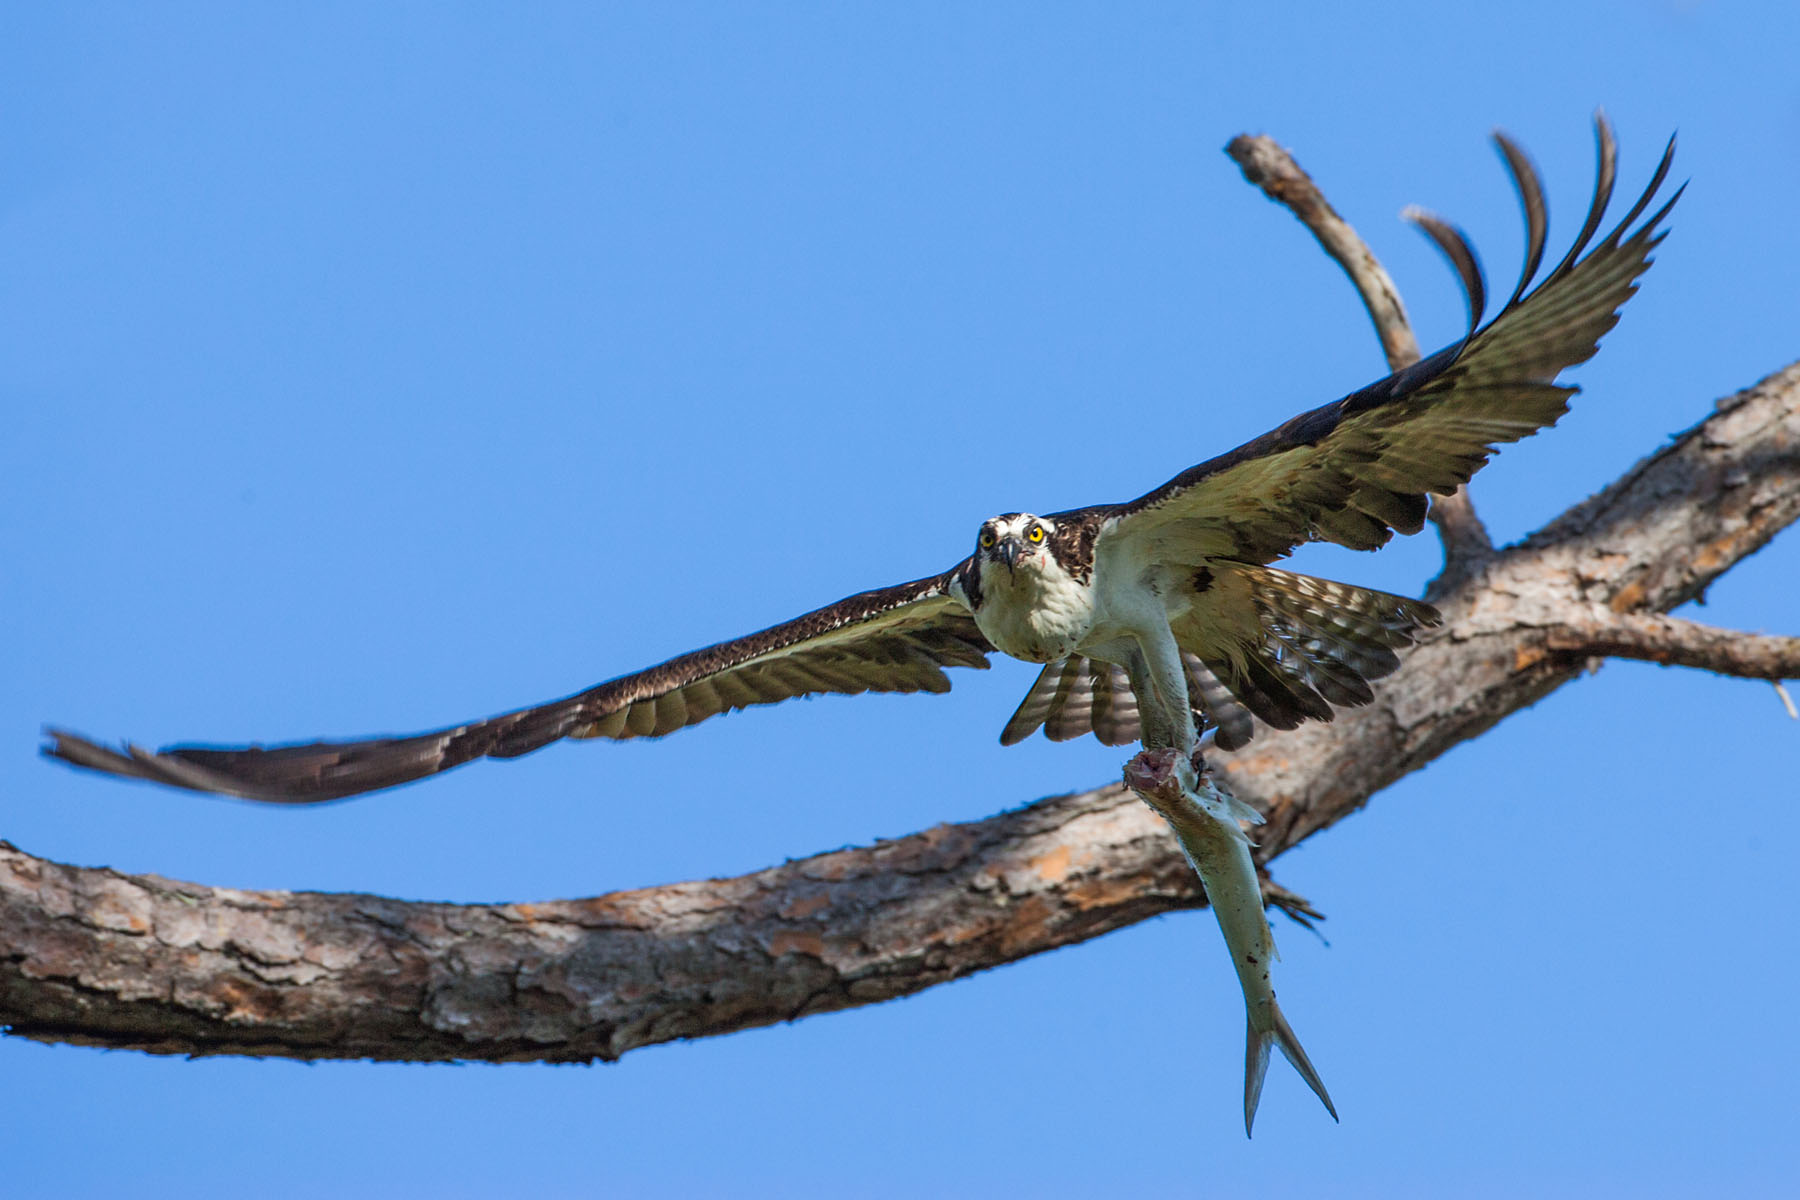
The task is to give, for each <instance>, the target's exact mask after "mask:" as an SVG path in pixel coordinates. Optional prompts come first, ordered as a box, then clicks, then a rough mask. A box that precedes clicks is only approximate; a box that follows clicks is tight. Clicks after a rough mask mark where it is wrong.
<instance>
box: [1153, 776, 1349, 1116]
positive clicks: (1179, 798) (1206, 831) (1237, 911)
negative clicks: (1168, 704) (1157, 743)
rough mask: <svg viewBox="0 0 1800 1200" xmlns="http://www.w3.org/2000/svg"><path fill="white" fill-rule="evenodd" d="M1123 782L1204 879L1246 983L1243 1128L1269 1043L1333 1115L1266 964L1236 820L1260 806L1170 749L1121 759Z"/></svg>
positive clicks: (1268, 951) (1254, 818)
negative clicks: (1166, 825) (1172, 834)
mask: <svg viewBox="0 0 1800 1200" xmlns="http://www.w3.org/2000/svg"><path fill="white" fill-rule="evenodd" d="M1125 784H1126V786H1127V787H1129V788H1130V789H1131V790H1132V791H1133V792H1135V793H1136V794H1137V795H1138V796H1139V797H1141V798H1142V799H1143V801H1144V803H1146V804H1148V805H1149V806H1150V807H1151V808H1152V809H1153V810H1154V811H1155V812H1156V814H1157V815H1158V816H1160V817H1161V818H1162V819H1163V820H1165V821H1167V822H1168V823H1169V827H1170V828H1171V829H1173V830H1174V831H1175V836H1176V838H1177V839H1178V840H1179V841H1180V842H1181V849H1182V852H1183V853H1185V854H1186V855H1187V860H1188V862H1189V863H1190V864H1192V865H1193V868H1194V872H1195V874H1197V875H1199V876H1200V882H1201V883H1202V884H1204V885H1205V887H1206V899H1207V902H1208V904H1209V905H1210V906H1211V908H1212V910H1213V915H1214V916H1215V917H1216V918H1218V922H1219V932H1220V933H1222V934H1224V935H1225V947H1226V949H1227V950H1228V951H1230V953H1231V965H1232V968H1233V969H1234V970H1236V971H1237V977H1238V986H1239V987H1241V988H1242V989H1243V991H1244V1009H1245V1014H1246V1018H1247V1022H1248V1031H1247V1034H1246V1040H1245V1047H1244V1136H1245V1137H1249V1136H1250V1131H1251V1127H1252V1126H1253V1125H1254V1124H1255V1123H1256V1107H1257V1104H1258V1102H1260V1101H1261V1099H1262V1088H1263V1077H1264V1075H1266V1074H1267V1072H1268V1069H1269V1051H1270V1049H1271V1048H1275V1049H1279V1050H1280V1051H1281V1054H1282V1057H1284V1058H1286V1059H1287V1060H1288V1062H1290V1063H1292V1064H1293V1066H1294V1070H1296V1071H1298V1072H1300V1078H1302V1079H1304V1080H1306V1086H1308V1087H1310V1088H1311V1089H1312V1090H1313V1094H1314V1095H1316V1096H1318V1098H1319V1100H1320V1101H1321V1102H1322V1103H1323V1104H1324V1105H1325V1111H1326V1112H1328V1113H1330V1114H1331V1119H1332V1120H1334V1121H1335V1120H1337V1119H1338V1114H1337V1107H1336V1106H1335V1105H1333V1104H1332V1103H1331V1094H1330V1093H1329V1092H1327V1091H1326V1090H1325V1081H1324V1080H1322V1079H1320V1078H1319V1072H1318V1071H1317V1070H1315V1069H1314V1067H1313V1065H1312V1060H1310V1059H1308V1058H1307V1057H1306V1051H1305V1050H1304V1049H1302V1048H1301V1046H1300V1039H1299V1038H1297V1037H1295V1036H1294V1030H1293V1028H1292V1027H1291V1026H1289V1025H1288V1023H1287V1018H1286V1017H1285V1016H1283V1015H1282V1012H1281V1006H1280V1005H1279V1004H1277V1003H1276V1002H1275V986H1274V981H1273V979H1272V977H1271V974H1270V964H1271V963H1272V962H1273V961H1274V960H1275V959H1276V958H1277V957H1279V956H1278V955H1277V954H1276V952H1275V935H1274V933H1273V932H1271V930H1270V929H1269V922H1268V918H1267V917H1265V916H1264V915H1263V902H1262V884H1261V882H1260V881H1259V880H1258V879H1257V877H1256V864H1255V863H1254V862H1253V861H1252V860H1251V858H1250V839H1249V838H1248V837H1247V836H1245V834H1244V831H1243V829H1242V828H1241V826H1240V825H1239V822H1240V821H1248V822H1250V823H1252V824H1261V823H1262V819H1263V818H1262V814H1261V813H1259V812H1257V811H1256V810H1255V809H1254V808H1251V807H1250V806H1249V805H1247V804H1245V803H1243V802H1242V801H1241V800H1239V799H1237V797H1235V796H1233V795H1232V794H1231V792H1230V791H1229V790H1228V789H1226V788H1222V787H1220V786H1218V784H1217V783H1216V782H1215V781H1214V780H1213V779H1212V778H1210V776H1209V775H1208V773H1206V772H1205V771H1199V772H1196V771H1195V769H1194V766H1193V764H1192V763H1190V762H1189V761H1188V760H1187V758H1186V757H1185V756H1184V755H1181V754H1178V753H1177V752H1176V751H1174V750H1146V751H1144V752H1143V753H1142V754H1139V755H1138V756H1137V757H1135V758H1133V759H1132V760H1131V761H1130V762H1128V763H1126V764H1125Z"/></svg>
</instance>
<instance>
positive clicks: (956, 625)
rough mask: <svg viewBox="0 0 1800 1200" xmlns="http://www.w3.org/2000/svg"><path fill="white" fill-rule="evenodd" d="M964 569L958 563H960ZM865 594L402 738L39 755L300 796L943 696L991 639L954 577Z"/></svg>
mask: <svg viewBox="0 0 1800 1200" xmlns="http://www.w3.org/2000/svg"><path fill="white" fill-rule="evenodd" d="M958 569H960V568H958ZM954 573H955V572H954V571H952V572H947V573H946V574H943V575H937V576H933V577H932V578H929V579H921V580H917V581H915V582H913V583H903V584H899V585H897V586H895V587H889V588H881V589H879V590H877V591H873V592H863V593H861V594H859V595H855V596H851V597H849V598H848V599H845V600H840V601H838V602H837V603H836V604H833V605H831V606H829V607H827V608H821V609H819V610H817V611H816V612H810V613H807V614H806V615H805V616H803V617H798V618H796V619H794V620H792V621H789V622H787V623H786V624H783V625H777V626H775V627H774V628H772V629H765V630H763V631H762V632H761V633H753V634H751V635H750V636H749V637H742V638H738V639H737V640H736V641H730V642H720V643H719V644H718V645H716V646H709V647H707V648H706V649H704V650H696V651H694V652H693V653H692V654H684V655H682V656H681V657H679V658H672V659H670V660H669V661H668V662H665V663H663V664H661V665H660V666H655V667H651V668H650V669H648V670H645V671H639V672H638V673H636V674H635V675H625V676H621V677H620V678H618V679H614V680H610V681H608V682H606V683H602V684H600V685H599V686H597V687H593V688H589V689H588V690H587V691H585V692H580V693H578V694H576V695H573V696H569V697H567V698H566V699H563V700H553V701H551V702H550V703H548V704H540V705H537V706H535V707H532V708H523V709H520V710H518V711H517V712H510V713H505V714H503V715H501V716H498V717H489V718H488V719H487V720H485V721H475V722H472V723H470V724H467V725H457V726H453V727H452V728H449V729H439V730H434V731H433V732H431V733H420V734H414V735H412V736H410V737H381V738H368V739H364V740H361V741H354V742H309V743H306V744H304V745H298V744H297V745H287V746H270V747H266V748H265V747H261V746H245V747H234V748H220V747H211V746H170V747H167V748H165V749H163V750H159V751H157V752H156V753H154V754H153V753H151V752H150V751H148V750H145V749H143V748H141V747H138V746H133V745H129V744H127V745H126V746H124V747H123V749H122V750H114V749H111V748H109V747H106V746H102V745H99V744H97V743H95V742H90V741H88V740H87V739H85V738H82V737H79V736H77V735H75V734H72V733H67V732H64V731H62V730H57V729H52V730H49V731H47V733H48V736H49V738H50V741H49V743H48V744H46V745H45V746H44V753H45V754H47V755H49V756H50V757H52V758H60V759H62V760H64V761H66V762H70V763H73V764H75V765H76V766H80V767H88V768H91V769H93V770H96V771H105V772H108V773H110V774H113V775H124V776H128V777H131V778H136V779H149V780H153V781H155V782H157V783H166V784H169V785H171V786H173V787H181V788H190V789H192V790H194V791H197V792H219V793H223V794H225V795H228V796H242V797H245V798H246V799H250V800H269V801H278V802H286V803H310V802H313V801H319V800H337V799H341V798H343V797H345V796H354V795H357V794H358V793H361V792H372V791H375V790H376V789H378V788H385V787H393V786H394V785H395V784H399V783H406V782H407V781H409V780H413V779H420V778H423V777H424V776H426V775H434V774H436V773H437V772H439V771H447V770H449V769H450V768H451V767H456V766H461V765H462V764H463V763H466V762H469V761H471V760H473V759H477V758H483V757H486V758H517V757H518V756H519V755H521V754H529V753H530V752H531V751H533V750H537V749H539V748H541V747H543V746H546V745H548V744H550V743H551V742H554V741H557V740H558V739H560V738H565V737H604V738H614V739H619V740H623V739H626V738H635V737H661V736H662V735H663V734H665V733H673V732H674V731H675V730H677V729H681V728H683V727H685V726H688V725H695V724H698V723H699V722H701V721H704V720H706V718H708V717H712V716H717V715H718V714H719V713H722V712H730V711H733V710H735V709H740V708H748V707H750V706H751V705H753V704H774V703H776V702H777V701H781V700H786V699H789V698H790V697H793V696H805V695H811V694H815V693H820V692H839V693H844V694H850V695H853V694H856V693H860V692H947V691H949V690H950V680H949V678H948V677H946V676H945V674H944V671H943V668H945V667H983V668H985V667H986V666H987V665H988V661H987V656H988V654H989V653H990V652H991V651H992V649H993V647H992V646H990V645H989V644H988V641H987V639H986V638H985V637H983V636H982V635H981V631H980V630H979V629H977V628H976V627H975V619H974V618H973V617H972V616H970V614H969V610H968V608H967V606H966V605H964V604H963V603H962V601H960V600H959V599H957V598H956V597H954V596H953V595H951V594H950V592H949V583H950V578H951V575H952V574H954Z"/></svg>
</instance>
